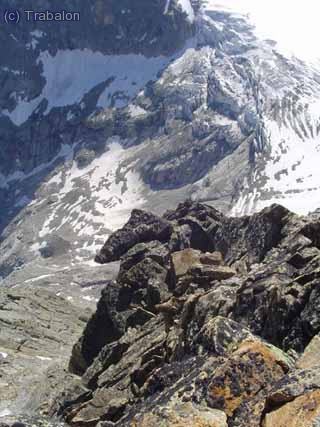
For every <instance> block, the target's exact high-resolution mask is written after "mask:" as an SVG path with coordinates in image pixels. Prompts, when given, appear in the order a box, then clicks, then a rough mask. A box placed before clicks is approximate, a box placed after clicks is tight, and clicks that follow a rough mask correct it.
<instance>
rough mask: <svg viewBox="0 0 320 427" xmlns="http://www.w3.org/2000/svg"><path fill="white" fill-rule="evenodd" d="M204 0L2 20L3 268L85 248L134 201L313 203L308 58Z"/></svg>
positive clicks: (240, 208) (319, 81) (112, 5)
mask: <svg viewBox="0 0 320 427" xmlns="http://www.w3.org/2000/svg"><path fill="white" fill-rule="evenodd" d="M47 3H48V4H47V6H48V8H49V9H50V8H51V10H56V9H57V6H56V3H55V2H53V1H48V2H47ZM214 3H215V2H214V1H212V0H210V1H204V0H203V1H191V2H190V1H189V0H184V1H180V0H179V1H178V0H172V1H169V0H168V1H166V0H163V1H160V0H159V1H156V0H153V1H150V0H149V1H139V2H138V3H135V4H134V6H133V5H132V4H131V2H128V1H127V0H120V1H118V2H113V1H111V0H109V1H96V2H94V4H93V6H92V7H89V6H88V5H83V4H82V3H81V2H79V1H72V2H69V4H68V10H70V11H79V12H80V13H81V16H82V20H81V22H80V23H77V22H75V23H72V25H71V24H70V23H69V24H66V23H64V24H57V25H56V23H51V24H50V23H43V22H41V21H39V22H34V23H30V22H21V25H19V26H14V27H10V31H11V32H8V30H7V27H1V29H0V31H1V37H2V40H3V42H4V43H5V45H6V46H8V47H9V49H8V51H9V52H14V53H8V54H7V55H5V57H4V58H3V65H2V68H1V76H2V82H3V84H2V90H1V95H0V98H1V108H2V114H1V117H0V120H1V131H0V132H1V134H0V138H1V146H2V147H3V148H2V150H1V154H0V202H1V206H2V209H1V218H0V225H1V231H2V237H1V257H0V258H1V260H0V265H1V270H0V271H1V275H2V277H3V279H5V278H8V277H10V276H11V279H9V281H10V283H11V282H12V280H13V281H22V280H25V279H26V280H29V279H34V278H36V277H37V275H38V277H41V276H43V275H48V274H51V272H52V270H50V271H49V270H48V265H49V266H51V268H52V264H54V265H58V266H59V267H58V268H57V269H56V270H57V271H60V270H61V269H63V267H64V266H65V261H67V262H68V264H69V265H70V263H73V264H74V265H75V266H77V265H78V264H79V263H82V262H83V261H84V260H88V259H91V258H92V254H94V253H95V252H96V250H97V249H98V248H99V247H100V245H101V244H102V243H103V241H104V239H105V236H106V235H107V234H110V232H111V231H114V230H115V229H117V228H118V227H120V226H122V225H123V223H124V222H125V221H126V220H127V218H128V216H129V212H130V211H131V209H132V208H136V207H151V208H152V209H153V211H155V212H158V213H162V212H163V211H164V210H165V209H167V208H169V207H172V206H174V205H175V204H176V203H177V202H179V201H182V200H184V199H186V198H192V199H194V200H203V201H206V202H207V203H211V204H213V205H214V206H216V207H218V208H220V209H221V210H222V211H223V212H231V213H233V214H235V215H238V214H244V213H251V212H254V211H256V210H259V209H260V208H262V207H264V206H267V205H269V204H271V203H272V202H279V203H282V204H283V205H285V206H288V207H289V208H291V209H293V210H295V211H297V212H301V213H307V212H308V211H310V210H314V209H315V208H316V207H317V206H318V202H319V196H318V194H319V193H318V191H319V189H318V185H317V181H318V180H317V177H318V168H317V159H318V156H319V154H318V150H319V148H318V143H317V141H318V136H319V130H320V128H319V126H320V122H319V117H320V112H319V111H320V110H319V101H318V95H319V90H320V72H318V70H317V69H315V68H312V67H311V66H309V65H308V64H306V63H304V62H302V61H299V60H298V59H296V58H285V57H284V56H282V55H281V54H280V53H278V52H277V49H276V45H275V43H274V42H272V41H270V40H259V39H258V38H257V37H256V36H255V34H254V28H253V26H252V24H251V23H250V22H248V20H247V18H246V17H245V16H242V15H239V14H235V13H232V12H230V11H229V12H225V11H221V9H218V8H216V7H215V5H214ZM7 5H9V6H11V7H12V6H14V7H15V8H16V9H19V10H20V9H21V10H23V7H24V6H25V5H24V2H23V1H18V0H17V1H10V2H7ZM41 5H42V3H40V2H37V1H34V2H33V3H32V6H33V8H34V10H36V9H37V8H38V9H39V10H41V7H43V6H41ZM302 198H303V200H304V202H303V203H301V199H302ZM34 261H36V265H35V264H34ZM22 266H23V267H24V268H23V270H24V272H23V274H22V273H21V267H22ZM39 266H40V267H41V268H40V267H39ZM29 267H30V268H29ZM88 267H90V265H89V266H88ZM29 270H30V272H29ZM21 274H22V276H21ZM7 280H8V279H7Z"/></svg>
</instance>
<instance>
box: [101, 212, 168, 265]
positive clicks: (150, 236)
mask: <svg viewBox="0 0 320 427" xmlns="http://www.w3.org/2000/svg"><path fill="white" fill-rule="evenodd" d="M172 232H173V226H172V225H171V224H170V222H168V221H167V220H165V219H162V218H160V217H159V216H157V215H154V214H152V213H149V212H145V211H141V210H139V209H134V210H133V211H132V213H131V217H130V219H129V221H128V222H127V223H126V225H125V226H124V227H123V228H122V229H121V230H118V231H116V232H115V233H113V234H111V236H110V237H109V239H108V240H107V241H106V243H105V245H104V246H103V248H102V249H101V251H100V253H99V255H97V256H96V262H98V263H100V264H105V263H108V262H112V261H117V260H119V259H120V257H121V256H122V255H124V254H125V253H126V252H128V250H129V249H131V248H132V247H133V246H135V245H136V244H137V243H143V242H151V241H153V240H158V241H160V242H165V241H168V240H169V238H170V236H171V234H172Z"/></svg>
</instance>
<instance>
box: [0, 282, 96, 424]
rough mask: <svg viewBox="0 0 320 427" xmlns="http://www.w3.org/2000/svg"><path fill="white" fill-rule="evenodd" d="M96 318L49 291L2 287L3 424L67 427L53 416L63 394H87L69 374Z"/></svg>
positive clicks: (0, 363)
mask: <svg viewBox="0 0 320 427" xmlns="http://www.w3.org/2000/svg"><path fill="white" fill-rule="evenodd" d="M91 314H92V313H91V311H90V310H83V309H81V308H80V307H75V306H73V305H72V304H71V303H70V302H69V301H66V300H64V299H63V298H61V297H59V296H57V295H55V294H54V293H52V292H49V291H48V290H45V289H32V288H29V287H27V286H16V287H14V288H8V287H5V286H2V287H1V288H0V417H1V420H3V418H2V417H5V418H6V419H7V421H8V422H10V425H11V423H12V421H16V422H17V421H19V422H23V423H24V424H25V425H26V426H29V425H30V426H31V425H37V426H44V425H52V426H60V425H62V424H61V423H60V422H59V423H58V422H57V423H54V422H53V421H52V423H51V422H50V423H49V424H48V422H49V420H48V416H49V415H53V412H54V411H55V409H57V408H58V406H57V404H58V402H59V400H60V394H61V393H64V395H65V396H73V393H76V394H78V393H80V392H81V391H82V390H84V388H83V386H82V384H81V381H80V380H79V378H77V377H75V376H74V375H72V374H70V373H69V372H68V370H67V367H68V353H69V351H71V346H72V341H73V340H75V339H77V337H79V335H80V334H81V331H82V329H83V327H84V325H85V323H86V322H87V321H88V319H89V317H90V315H91ZM34 414H37V416H35V415H34ZM45 416H46V418H45ZM41 417H42V418H41ZM17 426H18V424H17Z"/></svg>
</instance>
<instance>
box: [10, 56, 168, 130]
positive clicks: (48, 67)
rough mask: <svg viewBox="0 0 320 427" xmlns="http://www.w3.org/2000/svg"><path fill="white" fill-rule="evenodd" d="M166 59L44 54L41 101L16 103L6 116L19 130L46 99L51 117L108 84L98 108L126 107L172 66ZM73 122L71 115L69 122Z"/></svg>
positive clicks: (20, 100)
mask: <svg viewBox="0 0 320 427" xmlns="http://www.w3.org/2000/svg"><path fill="white" fill-rule="evenodd" d="M169 60H170V58H168V57H165V56H159V57H150V58H146V57H145V56H143V55H135V54H129V55H103V54H102V53H99V52H93V51H91V50H89V49H84V50H79V49H75V50H59V51H58V52H57V53H56V55H55V56H52V55H51V54H50V53H49V52H48V51H44V52H41V53H40V55H39V58H38V63H41V64H42V68H43V71H42V75H43V77H44V78H45V80H46V84H45V86H44V88H43V90H42V93H41V95H40V96H39V97H37V98H35V99H33V100H24V99H22V98H21V97H18V99H17V106H16V108H15V109H14V110H13V111H11V112H9V111H8V110H4V111H3V114H5V115H6V116H8V117H9V118H10V120H11V121H12V122H13V123H14V124H15V125H17V126H19V125H21V124H22V123H24V122H25V121H26V120H28V118H29V117H30V116H31V114H32V113H33V112H34V111H35V109H36V108H37V107H38V106H39V104H40V103H41V101H43V100H44V99H46V100H47V101H48V106H47V110H46V112H47V113H49V112H50V110H51V109H52V108H54V107H65V106H71V105H74V104H77V103H80V101H81V99H82V98H83V96H84V95H85V94H86V93H88V92H89V91H90V90H91V89H92V88H94V87H95V86H96V85H98V84H100V83H102V82H107V81H108V80H109V84H108V87H107V88H106V89H105V91H104V92H103V93H102V94H101V96H100V98H99V100H98V105H97V106H98V107H101V108H106V107H110V106H111V105H113V106H116V107H124V106H126V105H128V102H129V101H130V100H131V99H132V98H133V97H134V96H136V95H137V94H138V92H140V90H141V89H142V88H143V87H144V86H145V85H146V84H147V83H148V82H149V81H150V80H155V79H156V76H157V74H158V73H159V71H160V70H161V69H162V68H163V67H164V66H165V65H166V64H167V63H168V62H169ZM70 118H71V116H70V115H69V118H68V120H69V119H70Z"/></svg>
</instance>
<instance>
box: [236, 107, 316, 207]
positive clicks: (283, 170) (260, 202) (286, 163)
mask: <svg viewBox="0 0 320 427" xmlns="http://www.w3.org/2000/svg"><path fill="white" fill-rule="evenodd" d="M301 105H303V106H304V107H303V108H304V110H303V114H302V115H300V116H298V117H295V118H292V117H291V123H289V122H288V123H287V124H284V123H278V122H276V121H274V120H271V119H268V120H266V121H265V126H266V130H267V133H268V139H269V143H270V154H269V156H268V158H267V159H266V162H265V165H264V168H263V170H262V171H260V172H259V173H258V174H256V175H255V176H254V177H253V180H252V181H253V182H254V184H253V185H254V187H253V188H252V189H251V191H250V192H247V191H248V189H244V191H243V194H242V195H241V197H240V198H239V200H238V201H237V203H236V204H235V206H234V208H233V210H232V214H234V215H243V214H250V213H252V212H254V211H259V210H261V209H262V208H264V207H266V206H269V205H271V204H272V203H279V204H281V205H283V206H285V207H287V208H288V209H290V210H292V211H293V212H296V213H298V214H308V213H309V212H312V211H314V210H315V209H317V208H319V207H320V168H319V164H320V128H319V122H320V101H318V100H316V101H312V100H310V99H302V101H301ZM293 120H294V121H293Z"/></svg>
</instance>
